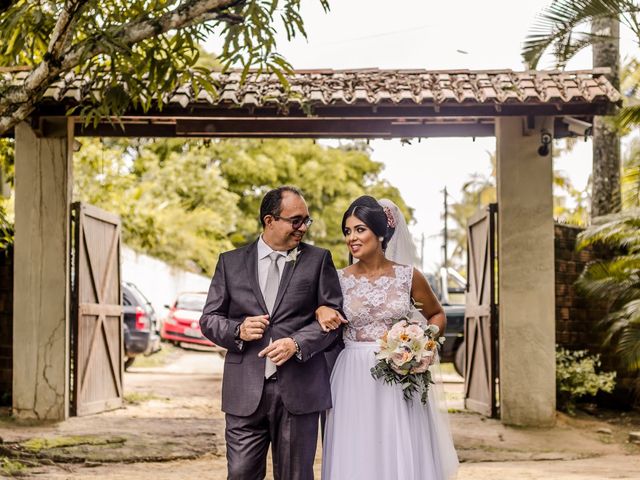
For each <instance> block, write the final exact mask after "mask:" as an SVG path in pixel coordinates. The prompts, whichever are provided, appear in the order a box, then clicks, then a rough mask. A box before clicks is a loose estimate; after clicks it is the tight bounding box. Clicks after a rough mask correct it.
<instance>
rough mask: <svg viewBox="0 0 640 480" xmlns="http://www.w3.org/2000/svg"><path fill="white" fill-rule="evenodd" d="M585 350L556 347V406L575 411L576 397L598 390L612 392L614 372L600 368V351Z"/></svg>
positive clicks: (591, 393)
mask: <svg viewBox="0 0 640 480" xmlns="http://www.w3.org/2000/svg"><path fill="white" fill-rule="evenodd" d="M588 353H589V352H588V351H587V350H575V351H572V350H567V349H564V348H557V349H556V395H557V403H558V405H557V407H558V410H561V411H563V412H567V413H568V414H570V415H574V414H575V409H576V401H577V400H578V399H580V398H582V397H585V396H594V395H595V394H596V393H598V392H599V391H603V392H607V393H611V392H612V391H613V388H614V387H615V384H616V381H615V378H616V372H600V373H597V372H596V370H597V369H599V368H600V366H601V363H600V355H589V354H588Z"/></svg>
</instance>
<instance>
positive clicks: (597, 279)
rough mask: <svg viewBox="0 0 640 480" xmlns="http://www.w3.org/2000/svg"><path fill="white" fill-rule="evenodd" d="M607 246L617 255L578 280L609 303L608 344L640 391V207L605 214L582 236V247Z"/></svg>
mask: <svg viewBox="0 0 640 480" xmlns="http://www.w3.org/2000/svg"><path fill="white" fill-rule="evenodd" d="M589 245H593V246H595V245H603V246H606V247H607V248H608V249H609V250H610V251H612V252H614V253H615V256H614V257H613V258H612V259H609V260H599V261H595V262H592V263H590V264H589V265H588V266H587V268H586V269H585V270H584V272H583V273H582V275H581V276H580V279H579V280H578V284H577V285H578V287H579V288H580V289H581V290H582V291H583V292H584V293H586V294H587V295H589V296H591V297H594V298H599V299H602V300H604V301H607V302H608V303H609V312H610V313H609V314H608V315H607V316H606V317H605V318H604V319H603V320H602V322H603V324H604V327H605V328H606V337H605V345H613V346H615V352H616V353H617V354H618V355H619V358H620V360H621V362H622V365H623V367H625V368H626V369H627V370H628V371H630V372H632V373H635V374H636V375H637V380H636V386H637V387H638V388H640V208H635V209H629V210H625V211H623V212H621V213H617V214H613V215H605V216H602V217H599V218H597V219H596V220H594V222H593V225H592V226H591V227H589V228H588V229H587V230H585V231H584V232H582V233H581V234H580V235H579V237H578V248H580V249H582V248H585V247H586V246H589Z"/></svg>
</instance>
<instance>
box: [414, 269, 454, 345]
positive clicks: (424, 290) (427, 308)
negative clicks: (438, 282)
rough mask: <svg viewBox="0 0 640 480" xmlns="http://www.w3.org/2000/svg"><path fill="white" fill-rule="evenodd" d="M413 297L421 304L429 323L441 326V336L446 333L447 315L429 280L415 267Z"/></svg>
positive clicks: (420, 306)
mask: <svg viewBox="0 0 640 480" xmlns="http://www.w3.org/2000/svg"><path fill="white" fill-rule="evenodd" d="M411 297H412V298H413V299H414V300H415V302H416V303H417V304H418V305H419V308H420V311H421V312H422V315H424V317H425V318H426V319H427V321H428V322H429V324H430V325H431V324H433V325H437V326H438V328H440V334H439V335H440V336H442V335H444V329H445V328H446V326H447V317H446V315H445V313H444V310H443V309H442V306H441V305H440V302H438V299H437V298H436V295H435V294H434V293H433V290H431V287H430V286H429V282H427V279H426V278H424V275H422V273H420V271H419V270H417V269H415V268H414V269H413V278H412V280H411Z"/></svg>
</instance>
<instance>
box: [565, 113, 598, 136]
mask: <svg viewBox="0 0 640 480" xmlns="http://www.w3.org/2000/svg"><path fill="white" fill-rule="evenodd" d="M562 121H563V122H564V123H566V124H567V128H568V129H569V131H570V132H571V133H573V134H574V135H577V136H579V137H586V136H588V135H591V130H592V127H593V125H591V124H590V123H589V122H585V121H583V120H578V119H577V118H573V117H562Z"/></svg>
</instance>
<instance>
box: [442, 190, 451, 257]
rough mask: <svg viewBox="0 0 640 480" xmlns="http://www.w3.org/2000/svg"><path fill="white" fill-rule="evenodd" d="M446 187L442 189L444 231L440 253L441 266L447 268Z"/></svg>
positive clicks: (447, 207) (447, 211)
mask: <svg viewBox="0 0 640 480" xmlns="http://www.w3.org/2000/svg"><path fill="white" fill-rule="evenodd" d="M447 195H448V194H447V187H444V230H443V240H442V253H443V256H444V261H443V262H442V263H443V266H444V268H447V267H448V266H449V253H448V252H447V243H448V241H449V230H448V227H447V221H448V215H449V205H448V202H447V200H448V199H447Z"/></svg>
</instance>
